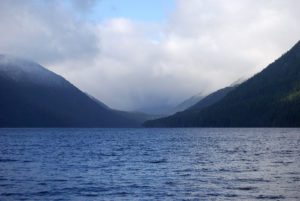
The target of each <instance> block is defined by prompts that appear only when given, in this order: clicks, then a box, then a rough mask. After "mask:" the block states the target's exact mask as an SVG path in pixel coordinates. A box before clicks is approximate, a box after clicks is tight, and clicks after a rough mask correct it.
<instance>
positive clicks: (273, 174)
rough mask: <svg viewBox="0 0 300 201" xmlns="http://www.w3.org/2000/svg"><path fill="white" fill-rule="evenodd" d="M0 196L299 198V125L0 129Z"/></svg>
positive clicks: (105, 198)
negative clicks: (208, 127) (271, 126)
mask: <svg viewBox="0 0 300 201" xmlns="http://www.w3.org/2000/svg"><path fill="white" fill-rule="evenodd" d="M0 200H300V129H285V128H282V129H271V128H270V129H252V128H251V129H239V128H235V129H199V128H198V129H196V128H195V129H0Z"/></svg>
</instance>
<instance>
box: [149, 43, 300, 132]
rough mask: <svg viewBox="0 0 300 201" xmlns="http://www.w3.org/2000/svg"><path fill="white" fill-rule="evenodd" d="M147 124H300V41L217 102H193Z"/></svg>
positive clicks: (203, 125) (205, 125) (214, 125)
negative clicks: (198, 106) (204, 103)
mask: <svg viewBox="0 0 300 201" xmlns="http://www.w3.org/2000/svg"><path fill="white" fill-rule="evenodd" d="M200 102H201V101H200ZM200 102H199V103H198V104H200ZM144 125H145V126H147V127H299V126H300V42H298V43H297V44H296V45H295V46H294V47H293V48H292V49H291V50H289V51H288V52H287V53H285V54H284V55H283V56H281V57H280V58H279V59H277V60H276V61H274V62H273V63H272V64H270V65H269V66H268V67H266V68H265V69H264V70H263V71H261V72H260V73H258V74H256V75H254V76H253V77H252V78H250V79H248V80H247V81H245V82H243V83H242V84H240V85H239V86H238V87H236V88H235V89H233V90H232V91H230V92H229V93H227V94H226V95H225V96H224V97H223V98H221V99H220V100H219V101H217V102H216V103H214V104H212V105H208V106H205V107H202V108H200V109H199V108H198V109H197V107H196V106H193V107H192V108H189V109H187V110H185V111H183V112H181V113H177V114H175V115H172V116H169V117H166V118H162V119H157V120H153V121H148V122H146V123H145V124H144Z"/></svg>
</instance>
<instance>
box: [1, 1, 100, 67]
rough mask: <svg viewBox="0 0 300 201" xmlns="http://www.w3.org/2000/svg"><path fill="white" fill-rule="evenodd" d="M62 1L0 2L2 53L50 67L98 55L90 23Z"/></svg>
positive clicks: (95, 39)
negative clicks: (49, 65)
mask: <svg viewBox="0 0 300 201" xmlns="http://www.w3.org/2000/svg"><path fill="white" fill-rule="evenodd" d="M60 2H62V1H29V0H27V1H18V0H3V1H0V19H1V20H0V23H1V26H0V33H1V39H0V40H1V43H0V50H1V52H2V53H7V54H12V55H17V56H22V57H26V58H30V59H34V60H36V61H38V62H41V63H44V64H53V63H58V62H62V61H64V60H70V59H76V58H79V57H81V58H86V57H87V58H90V57H93V56H94V55H95V54H98V52H99V49H98V46H97V45H95V44H97V40H98V37H97V36H96V34H95V32H94V27H93V26H92V24H90V23H88V22H86V21H82V20H81V19H80V18H78V17H77V16H76V14H75V13H73V12H72V11H71V9H68V8H67V7H65V6H64V5H63V4H62V3H60Z"/></svg>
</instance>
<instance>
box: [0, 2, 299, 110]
mask: <svg viewBox="0 0 300 201" xmlns="http://www.w3.org/2000/svg"><path fill="white" fill-rule="evenodd" d="M18 2H20V1H18ZM22 2H23V3H17V1H5V0H4V1H1V3H0V4H1V5H0V19H1V20H0V32H1V33H2V36H1V38H0V51H1V52H3V53H10V54H15V55H18V56H24V57H27V58H31V59H33V60H36V61H38V62H41V63H42V64H45V65H46V66H47V67H49V68H50V69H52V70H54V71H55V72H57V73H59V74H62V75H63V76H65V77H66V78H67V79H69V80H70V81H71V82H73V83H74V84H75V85H76V86H78V87H79V88H80V89H82V90H84V91H87V92H88V93H90V94H92V95H94V96H96V97H97V98H99V99H100V100H102V101H103V102H105V103H107V104H108V105H110V106H112V107H115V108H119V109H128V110H135V109H137V108H150V107H152V108H153V107H162V106H163V107H167V106H171V105H174V104H176V103H178V102H180V101H182V100H183V99H185V98H188V97H189V96H191V95H193V94H198V93H199V92H203V93H209V92H211V91H213V90H216V89H218V88H221V87H224V86H226V85H229V84H231V83H232V82H234V81H236V80H237V79H239V78H241V77H249V76H251V75H253V74H254V73H257V72H258V71H260V70H261V69H263V68H264V67H266V65H267V64H269V63H270V62H272V61H273V60H274V59H276V58H277V57H279V56H280V55H281V54H282V53H284V52H285V51H287V50H288V49H289V48H290V47H291V46H292V45H293V44H294V43H296V42H297V41H298V40H299V36H300V27H299V26H297V25H298V22H299V20H300V13H299V12H298V11H299V9H300V2H299V1H298V0H287V1H282V0H260V1H253V0H227V1H224V0H201V1H200V0H189V1H186V0H178V1H176V9H175V10H173V11H172V12H171V13H169V15H168V18H167V19H166V23H165V24H153V23H151V24H150V23H149V22H148V23H147V22H141V21H139V22H136V21H133V20H131V19H126V18H110V19H106V21H105V22H102V23H99V24H95V23H91V22H89V21H88V19H86V18H80V17H78V13H76V12H86V11H88V10H89V11H90V10H91V8H92V7H93V6H94V3H95V2H94V1H90V3H89V2H87V4H85V5H80V4H81V3H82V2H83V1H74V2H73V3H74V5H75V4H76V6H78V7H79V8H82V9H83V11H74V10H72V9H69V8H68V7H66V6H64V5H63V4H61V3H59V2H60V1H42V3H39V4H37V3H36V2H35V1H22ZM24 2H25V3H24ZM77 3H79V4H77ZM79 10H80V9H79Z"/></svg>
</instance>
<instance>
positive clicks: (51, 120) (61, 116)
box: [0, 55, 140, 127]
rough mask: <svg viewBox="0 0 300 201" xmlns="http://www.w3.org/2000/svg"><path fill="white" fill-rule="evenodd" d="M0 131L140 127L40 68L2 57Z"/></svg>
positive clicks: (28, 62) (34, 64)
mask: <svg viewBox="0 0 300 201" xmlns="http://www.w3.org/2000/svg"><path fill="white" fill-rule="evenodd" d="M0 97H1V99H0V127H138V126H139V125H140V124H138V123H137V122H136V121H133V120H131V119H129V118H126V117H124V116H123V115H120V114H119V112H116V111H113V110H111V109H109V108H108V107H107V106H105V105H104V104H103V103H102V105H101V104H100V103H99V102H97V101H96V100H95V99H93V98H90V97H89V96H88V95H86V94H85V93H83V92H82V91H80V90H79V89H78V88H76V87H75V86H74V85H72V84H71V83H70V82H68V81H67V80H65V79H64V78H63V77H61V76H59V75H57V74H55V73H53V72H51V71H49V70H47V69H46V68H44V67H42V66H41V65H39V64H37V63H34V62H31V61H27V60H23V59H19V58H15V57H12V56H7V55H0Z"/></svg>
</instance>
